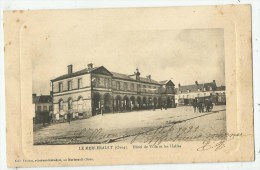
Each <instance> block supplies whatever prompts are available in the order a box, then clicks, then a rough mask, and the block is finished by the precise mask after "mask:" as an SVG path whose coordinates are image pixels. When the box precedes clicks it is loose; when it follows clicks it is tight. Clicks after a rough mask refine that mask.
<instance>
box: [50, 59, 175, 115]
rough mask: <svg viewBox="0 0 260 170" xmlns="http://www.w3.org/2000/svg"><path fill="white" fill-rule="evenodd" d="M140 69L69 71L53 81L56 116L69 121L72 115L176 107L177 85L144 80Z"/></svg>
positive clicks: (90, 68)
mask: <svg viewBox="0 0 260 170" xmlns="http://www.w3.org/2000/svg"><path fill="white" fill-rule="evenodd" d="M140 75H141V73H140V72H139V70H138V69H136V71H135V72H134V73H133V74H129V75H127V74H121V73H116V72H110V71H109V70H107V69H106V68H105V67H104V66H99V67H93V64H92V63H90V64H88V67H87V68H85V69H82V70H80V71H77V72H73V66H72V65H69V66H68V72H67V74H65V75H62V76H59V77H57V78H55V79H52V80H51V84H52V92H53V114H54V115H55V118H56V119H57V120H59V119H60V118H64V119H66V118H67V116H68V113H70V114H71V115H73V118H74V117H78V118H86V117H90V116H94V115H97V114H100V113H109V112H114V113H115V112H127V111H132V110H144V109H155V108H161V107H168V108H170V107H175V98H174V95H175V94H174V91H175V90H174V86H175V85H174V83H173V82H172V81H171V80H165V81H160V82H158V81H155V80H153V79H152V78H151V75H148V76H146V77H141V76H140Z"/></svg>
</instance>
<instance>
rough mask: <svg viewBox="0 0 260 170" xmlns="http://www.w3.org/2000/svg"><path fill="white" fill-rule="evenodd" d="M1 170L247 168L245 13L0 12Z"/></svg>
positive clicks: (249, 103)
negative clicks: (0, 57) (0, 29)
mask: <svg viewBox="0 0 260 170" xmlns="http://www.w3.org/2000/svg"><path fill="white" fill-rule="evenodd" d="M4 40H5V42H4V54H5V77H6V117H7V120H6V121H7V122H6V123H7V130H6V131H7V159H8V166H9V167H39V166H79V165H85V166H86V165H119V164H158V163H196V162H229V161H253V160H254V132H253V95H252V94H253V92H252V56H251V55H252V54H251V53H252V50H251V7H250V5H224V6H201V7H200V6H193V7H160V8H121V9H120V8H115V9H77V10H32V11H31V10H26V11H4Z"/></svg>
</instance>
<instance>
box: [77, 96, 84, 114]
mask: <svg viewBox="0 0 260 170" xmlns="http://www.w3.org/2000/svg"><path fill="white" fill-rule="evenodd" d="M83 103H84V102H83V97H82V96H79V97H78V115H77V114H76V117H77V116H78V117H79V118H83Z"/></svg>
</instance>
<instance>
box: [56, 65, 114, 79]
mask: <svg viewBox="0 0 260 170" xmlns="http://www.w3.org/2000/svg"><path fill="white" fill-rule="evenodd" d="M99 69H104V70H106V71H107V72H108V73H109V74H111V73H110V72H109V71H108V70H107V69H106V68H105V67H104V66H99V67H93V68H85V69H83V70H80V71H76V72H74V73H70V74H64V75H62V76H59V77H57V78H55V79H52V80H51V81H58V80H63V79H67V78H71V77H76V76H80V75H84V74H89V73H91V72H94V71H96V70H99Z"/></svg>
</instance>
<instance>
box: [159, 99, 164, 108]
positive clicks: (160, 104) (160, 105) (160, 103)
mask: <svg viewBox="0 0 260 170" xmlns="http://www.w3.org/2000/svg"><path fill="white" fill-rule="evenodd" d="M162 105H163V103H162V97H159V98H158V108H161V107H162Z"/></svg>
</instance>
